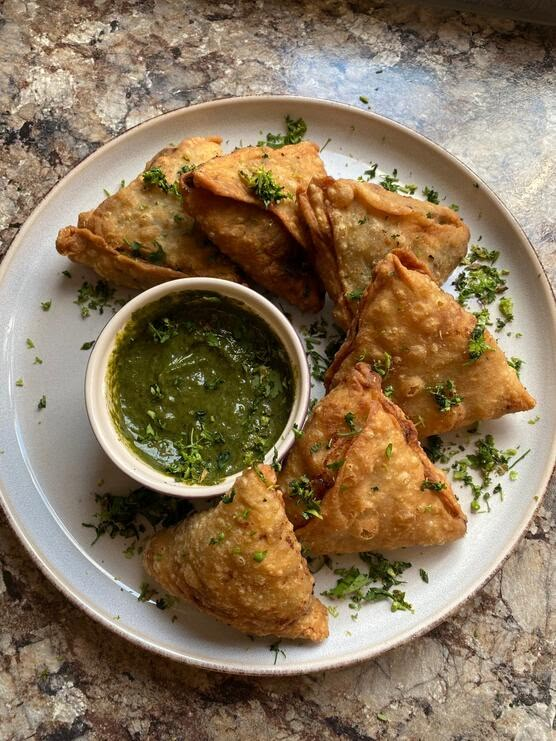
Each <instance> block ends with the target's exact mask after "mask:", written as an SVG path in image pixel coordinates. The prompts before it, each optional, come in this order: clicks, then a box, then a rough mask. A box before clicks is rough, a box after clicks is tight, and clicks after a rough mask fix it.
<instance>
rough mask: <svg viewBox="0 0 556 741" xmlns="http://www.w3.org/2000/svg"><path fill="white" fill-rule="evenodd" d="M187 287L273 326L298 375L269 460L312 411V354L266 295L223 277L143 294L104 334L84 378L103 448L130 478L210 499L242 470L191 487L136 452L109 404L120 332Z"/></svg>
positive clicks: (161, 489) (183, 281)
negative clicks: (150, 307) (230, 301)
mask: <svg viewBox="0 0 556 741" xmlns="http://www.w3.org/2000/svg"><path fill="white" fill-rule="evenodd" d="M185 291H210V292H212V293H217V294H220V295H221V296H225V297H227V298H230V299H233V300H235V301H237V302H239V303H240V304H242V305H243V307H244V308H245V309H246V310H247V311H251V312H252V313H253V314H256V315H257V316H258V317H259V318H260V319H262V320H263V321H264V322H265V323H266V324H267V325H268V327H269V328H270V329H271V330H273V332H274V333H275V334H276V336H277V337H278V339H279V340H280V341H281V343H282V345H283V346H284V349H285V350H286V352H287V355H288V358H289V360H290V364H291V367H292V373H293V379H294V398H293V404H292V408H291V411H290V416H289V418H288V422H287V424H286V427H285V428H284V430H283V432H282V434H281V435H280V437H279V438H278V440H277V441H276V444H275V445H274V446H273V447H272V449H271V450H270V451H269V452H268V453H267V455H266V457H265V461H264V462H265V463H271V462H272V460H273V458H274V456H275V451H276V455H277V458H278V460H280V459H281V458H282V457H283V456H284V455H285V453H286V452H287V451H288V449H289V448H290V446H291V445H292V443H293V440H294V432H293V426H294V424H295V425H297V426H298V427H301V426H302V424H303V421H304V419H305V415H306V414H307V408H308V405H309V395H310V392H311V383H310V379H309V369H308V366H307V357H306V355H305V352H304V350H303V346H302V344H301V341H300V339H299V337H298V335H297V333H296V331H295V330H294V328H293V327H292V325H291V324H290V322H289V321H288V319H286V317H285V316H284V315H283V314H282V312H280V311H279V310H278V309H277V308H276V307H275V306H274V304H271V303H270V301H268V300H267V299H266V298H264V297H263V296H261V295H260V294H258V293H256V292H255V291H253V290H251V289H250V288H247V287H246V286H242V285H239V284H238V283H232V282H230V281H226V280H220V279H218V278H181V279H179V280H173V281H169V282H168V283H163V284H161V285H159V286H155V287H154V288H149V289H148V290H147V291H144V292H143V293H140V294H139V295H138V296H136V297H135V298H134V299H132V300H131V301H129V302H128V303H127V304H125V306H123V307H122V308H121V309H120V310H119V311H118V313H117V314H115V315H114V316H113V317H112V319H111V320H110V321H109V322H108V324H107V325H106V326H105V327H104V329H103V330H102V332H101V333H100V335H99V337H98V339H97V341H96V343H95V346H94V348H93V350H92V352H91V356H90V358H89V363H88V365H87V372H86V376H85V403H86V407H87V414H88V415H89V421H90V423H91V427H92V428H93V432H94V433H95V436H96V438H97V440H98V441H99V443H100V445H101V446H102V448H103V450H104V452H105V453H106V454H107V455H108V456H109V457H110V458H111V459H112V461H113V462H114V463H115V464H116V465H117V466H118V468H120V469H121V470H122V471H123V472H124V473H126V474H127V475H128V476H130V477H131V478H133V479H135V480H136V481H139V482H140V483H141V484H143V485H144V486H147V487H148V488H149V489H154V490H155V491H159V492H162V493H164V494H171V495H173V496H177V497H188V498H209V497H214V496H216V495H218V494H223V493H224V492H226V491H228V489H230V488H231V486H232V485H233V483H234V481H235V480H236V478H237V477H238V476H239V475H240V474H241V471H238V472H237V473H235V474H232V475H231V476H227V477H226V478H225V479H223V480H222V481H221V482H219V483H217V484H211V485H209V486H203V485H202V484H198V485H194V486H192V485H189V484H184V483H181V482H179V481H176V480H175V479H174V478H173V477H172V476H170V475H168V474H165V473H163V472H161V471H157V470H156V469H155V468H152V467H151V466H149V464H148V463H146V462H145V461H144V460H142V459H141V458H140V457H139V456H137V455H136V454H135V453H133V451H132V449H131V447H130V446H129V444H128V443H127V442H126V441H125V440H124V439H123V438H122V436H121V434H120V432H119V431H118V428H117V427H116V425H115V424H114V421H113V419H112V414H111V412H110V404H109V388H108V383H107V370H108V364H109V360H110V356H111V354H112V351H113V349H114V345H115V342H116V338H117V335H118V333H119V332H120V330H122V329H123V327H124V326H125V325H126V324H127V322H128V321H129V320H130V319H131V317H132V314H133V313H134V312H136V311H137V310H138V309H142V308H143V307H144V306H147V305H148V304H151V303H153V302H154V301H158V300H159V299H161V298H163V297H165V296H169V295H171V294H174V293H182V292H185Z"/></svg>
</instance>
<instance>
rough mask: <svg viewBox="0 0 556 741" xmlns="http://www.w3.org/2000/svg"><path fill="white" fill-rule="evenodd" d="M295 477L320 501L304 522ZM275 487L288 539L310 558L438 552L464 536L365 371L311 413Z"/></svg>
mask: <svg viewBox="0 0 556 741" xmlns="http://www.w3.org/2000/svg"><path fill="white" fill-rule="evenodd" d="M301 477H305V491H307V486H308V485H309V486H310V487H311V490H312V494H313V496H314V497H315V498H317V499H318V500H320V505H319V506H320V512H319V511H318V510H317V514H316V516H315V515H314V514H313V515H312V516H310V517H309V518H308V519H306V518H307V512H306V508H307V499H302V498H299V497H298V496H296V492H298V488H297V486H296V482H299V480H300V478H301ZM279 486H280V487H281V489H282V490H283V491H284V496H285V498H286V504H287V510H288V515H289V517H290V519H291V520H292V521H293V523H294V526H295V528H296V529H295V534H296V535H297V537H298V539H299V540H300V542H301V544H302V546H303V548H304V550H306V552H308V553H310V555H312V556H317V555H324V554H333V553H358V552H359V553H360V552H364V551H375V550H377V551H389V550H394V549H397V548H402V547H410V546H416V545H419V546H429V545H442V544H445V543H449V542H452V541H454V540H457V539H458V538H461V537H463V536H464V535H465V532H466V517H465V515H464V514H463V512H462V510H461V507H460V506H459V504H458V501H457V499H456V497H455V495H454V493H453V491H452V488H451V486H450V482H449V481H448V479H447V478H446V476H445V475H444V474H443V473H442V472H441V471H439V470H438V469H437V468H435V467H434V466H433V464H432V463H431V462H430V460H429V459H428V458H427V456H426V454H425V452H424V451H423V449H422V448H421V446H420V444H419V441H418V439H417V431H416V429H415V426H414V425H413V423H412V422H411V421H410V420H408V419H407V417H406V416H405V415H404V413H403V412H402V411H401V409H399V408H398V407H397V406H396V405H395V404H393V403H392V402H391V401H389V399H387V398H386V397H385V396H384V394H383V393H382V391H381V382H380V377H379V376H378V375H377V374H376V373H373V372H372V371H371V369H370V367H369V366H368V365H367V364H366V363H358V364H357V365H356V366H355V368H352V369H351V370H350V371H349V373H348V374H346V375H345V376H344V378H343V380H342V382H341V383H339V384H338V385H337V386H335V387H334V388H333V389H332V390H331V391H330V393H328V394H327V395H326V396H325V397H323V399H321V400H320V402H319V403H318V404H317V405H316V407H315V409H314V412H313V414H312V416H311V418H310V419H309V421H308V422H307V424H306V425H305V427H304V430H303V435H302V436H301V437H300V438H298V439H297V440H296V442H295V444H294V446H293V448H292V450H291V452H290V454H289V456H288V459H287V461H286V464H285V466H284V468H283V470H282V471H281V472H280V474H279ZM304 510H305V514H304ZM310 510H312V512H313V513H314V512H315V507H314V502H313V506H311V507H310Z"/></svg>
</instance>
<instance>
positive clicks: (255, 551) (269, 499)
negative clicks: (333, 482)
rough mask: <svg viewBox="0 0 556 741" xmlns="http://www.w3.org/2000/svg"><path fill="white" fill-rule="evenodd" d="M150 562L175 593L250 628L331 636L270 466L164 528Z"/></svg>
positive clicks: (146, 559) (151, 547)
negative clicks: (206, 507) (213, 503)
mask: <svg viewBox="0 0 556 741" xmlns="http://www.w3.org/2000/svg"><path fill="white" fill-rule="evenodd" d="M143 563H144V567H145V570H146V571H147V573H148V574H149V575H150V576H151V577H153V578H154V579H156V581H157V582H158V583H159V584H160V585H161V586H162V587H163V588H164V589H165V590H166V591H168V592H169V593H170V594H172V595H174V596H175V597H178V598H182V599H184V600H185V601H187V602H189V603H191V604H193V605H195V606H196V607H198V608H199V610H201V611H202V612H204V613H207V614H208V615H211V616H212V617H214V618H216V619H217V620H220V621H221V622H223V623H226V624H228V625H230V626H232V627H233V628H236V629H237V630H239V631H241V632H242V633H248V634H250V635H257V636H266V635H273V636H278V637H282V638H301V639H306V640H309V641H322V640H324V639H325V638H326V637H327V636H328V613H327V611H326V608H325V607H324V605H323V604H322V603H321V602H320V601H319V600H318V599H317V598H316V597H315V596H314V595H313V588H314V580H313V577H312V576H311V574H310V572H309V569H308V567H307V562H306V560H305V558H304V557H303V556H302V554H301V547H300V545H299V542H298V541H297V540H296V538H295V535H294V532H293V527H292V524H291V523H290V521H289V520H288V518H287V517H286V513H285V509H284V502H283V498H282V493H281V492H280V491H279V490H278V489H277V487H276V475H275V473H274V471H273V470H272V468H271V467H270V466H265V465H259V466H257V467H254V468H249V469H247V470H246V471H244V472H243V474H242V475H241V476H240V477H239V478H238V479H237V480H236V482H235V484H234V487H233V489H232V490H231V491H230V492H229V493H228V495H226V496H225V497H223V498H222V499H221V500H220V502H219V503H218V504H217V505H216V507H214V508H213V509H209V510H205V511H203V512H198V513H196V514H194V515H193V516H191V517H189V518H187V519H185V520H183V521H182V522H181V523H179V524H178V525H176V526H174V527H171V528H167V529H165V530H161V531H159V532H157V533H156V534H155V535H154V536H153V537H152V538H151V540H150V541H149V542H148V544H147V546H146V548H145V551H144V556H143Z"/></svg>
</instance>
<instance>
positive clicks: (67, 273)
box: [62, 270, 71, 278]
mask: <svg viewBox="0 0 556 741" xmlns="http://www.w3.org/2000/svg"><path fill="white" fill-rule="evenodd" d="M62 275H65V276H66V278H71V273H70V271H69V270H62Z"/></svg>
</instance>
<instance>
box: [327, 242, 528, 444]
mask: <svg viewBox="0 0 556 741" xmlns="http://www.w3.org/2000/svg"><path fill="white" fill-rule="evenodd" d="M361 360H364V361H365V362H367V363H370V364H371V366H372V367H373V368H374V370H376V371H378V372H379V373H380V374H381V375H382V377H383V383H384V384H385V385H386V386H390V387H391V398H392V400H393V401H394V402H395V403H396V404H397V405H398V406H400V407H401V408H402V409H403V411H404V412H405V414H406V415H407V416H408V417H409V418H410V419H411V420H412V421H413V422H414V423H415V425H416V426H417V429H418V431H419V436H420V437H421V438H424V437H426V436H428V435H435V434H440V433H443V432H448V431H450V430H453V429H456V428H458V427H465V426H466V425H471V424H473V423H474V422H477V421H479V420H485V419H496V418H497V417H501V416H502V415H504V414H508V413H510V412H521V411H525V410H527V409H532V408H533V407H534V405H535V400H534V399H533V397H532V396H531V395H530V394H529V393H528V392H527V390H526V389H525V388H524V387H523V385H522V384H521V382H520V380H519V378H518V376H517V374H516V372H515V370H514V369H513V368H512V367H511V366H509V365H508V361H507V360H506V357H505V355H504V353H503V352H502V350H501V349H500V348H499V347H498V345H497V343H496V340H495V339H494V337H493V336H492V335H491V334H490V333H489V332H488V331H487V330H486V329H485V328H484V327H482V326H481V324H480V322H479V320H478V319H477V317H476V316H475V315H474V314H471V313H470V312H469V311H466V310H465V309H464V308H463V307H462V306H461V305H460V304H459V303H458V302H457V301H456V300H455V299H454V298H453V297H452V296H450V295H449V294H448V293H445V292H444V291H443V290H442V289H441V288H439V287H438V286H437V285H436V283H435V282H434V281H433V280H432V278H431V277H430V274H429V272H428V269H427V267H426V266H425V265H424V264H423V263H421V262H420V261H419V260H418V259H417V258H416V257H415V255H414V254H412V253H411V252H408V251H407V250H394V252H392V253H390V254H389V255H387V256H386V257H385V258H384V259H383V260H382V261H381V262H380V263H379V264H378V265H377V266H376V268H375V270H374V273H373V278H372V280H371V282H370V284H369V287H368V289H367V291H366V293H365V295H364V296H363V298H362V299H361V302H360V307H359V312H358V314H357V316H356V319H355V320H354V322H353V324H352V325H351V327H350V330H349V332H348V335H347V337H346V340H345V341H344V344H343V345H342V346H341V348H340V349H339V350H338V352H337V354H336V356H335V358H334V360H333V362H332V364H331V366H330V367H329V369H328V371H327V373H326V376H325V383H326V386H327V388H331V387H332V386H334V385H336V384H337V383H341V381H342V379H344V378H345V377H346V376H348V375H349V374H350V373H351V369H352V368H353V367H354V366H355V364H356V363H357V362H359V361H361Z"/></svg>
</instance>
